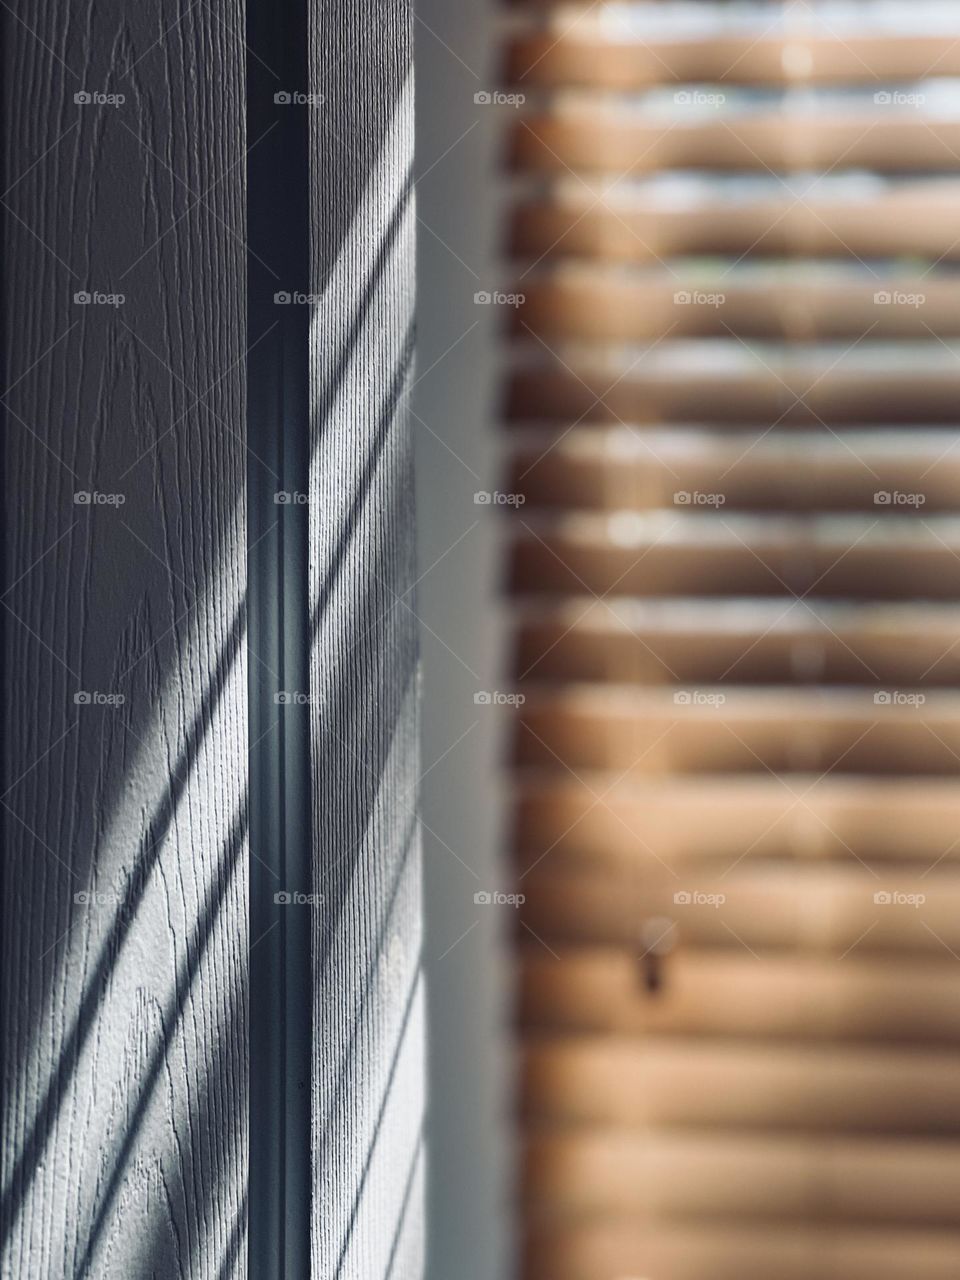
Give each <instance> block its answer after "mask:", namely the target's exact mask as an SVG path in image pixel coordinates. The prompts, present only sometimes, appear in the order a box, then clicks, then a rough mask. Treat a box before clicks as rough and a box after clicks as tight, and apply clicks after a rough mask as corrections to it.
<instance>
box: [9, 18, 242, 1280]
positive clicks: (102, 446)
mask: <svg viewBox="0 0 960 1280" xmlns="http://www.w3.org/2000/svg"><path fill="white" fill-rule="evenodd" d="M3 9H4V12H3V14H2V23H3V36H4V53H3V64H2V65H3V125H2V141H3V149H4V153H5V157H6V171H5V175H4V180H3V184H2V185H3V189H4V195H3V197H2V216H3V224H4V228H5V236H4V244H3V250H4V258H5V288H4V294H3V313H2V320H3V327H4V334H5V343H4V355H5V378H4V389H5V396H4V398H3V404H4V406H5V408H6V411H7V413H6V417H7V436H6V448H5V502H6V514H5V538H6V570H7V575H8V576H7V584H8V585H7V588H6V591H5V594H4V595H3V596H2V598H0V603H2V605H3V609H2V622H3V632H4V650H3V658H4V669H5V673H6V679H5V685H4V739H3V740H4V752H5V761H4V762H5V771H4V780H3V786H2V796H0V800H2V806H3V809H2V815H3V823H4V835H5V856H4V861H3V878H4V885H3V897H2V904H3V905H2V908H0V909H2V928H3V944H2V946H3V949H2V994H3V1019H2V1044H3V1050H2V1054H3V1126H4V1182H3V1192H4V1201H3V1210H4V1212H3V1224H2V1225H3V1246H2V1255H0V1260H2V1265H0V1270H2V1274H3V1275H4V1276H5V1277H6V1276H10V1277H22V1278H24V1280H26V1278H27V1277H29V1278H30V1280H47V1278H50V1280H54V1278H55V1280H60V1278H61V1277H78V1278H79V1277H96V1278H97V1280H130V1278H131V1277H146V1276H150V1277H158V1278H160V1277H162V1278H163V1280H167V1278H177V1280H179V1278H180V1277H188V1276H189V1277H192V1278H196V1280H207V1278H209V1280H227V1277H232V1276H242V1275H244V1274H245V1270H246V1268H245V1259H244V1237H245V1215H246V1207H245V1203H244V1196H243V1184H244V1177H245V1162H246V1138H245V1124H246V1122H245V1089H246V1048H245V1045H246V1038H247V1028H246V988H245V968H246V954H247V924H246V919H247V910H246V881H247V869H246V814H245V789H244V788H245V771H246V749H247V742H246V737H247V729H246V711H245V696H246V695H245V690H246V676H245V657H244V618H243V608H244V598H243V584H244V577H245V568H244V553H243V546H244V505H243V503H244V499H243V478H244V461H245V460H244V443H243V437H244V386H243V378H244V278H245V267H246V264H245V255H244V249H243V231H244V199H243V197H244V193H243V174H244V142H245V140H244V124H243V76H244V49H243V40H242V33H243V27H242V18H243V14H242V5H241V4H240V3H239V0H228V2H227V3H225V4H220V5H217V6H216V11H214V9H213V8H212V7H210V6H208V5H206V4H204V3H200V4H194V5H186V4H180V3H175V2H174V0H150V3H144V4H137V5H130V4H126V3H124V2H123V0H48V2H45V3H42V4H37V3H27V0H12V5H6V4H5V5H4V6H3ZM77 95H79V97H78V96H77ZM84 294H86V295H90V300H89V301H84V300H83V297H82V296H80V297H78V295H84ZM119 295H122V299H121V298H120V296H119Z"/></svg>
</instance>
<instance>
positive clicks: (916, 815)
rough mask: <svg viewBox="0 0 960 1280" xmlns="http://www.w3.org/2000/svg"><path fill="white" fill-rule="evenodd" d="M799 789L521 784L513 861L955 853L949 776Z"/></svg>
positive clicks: (584, 776)
mask: <svg viewBox="0 0 960 1280" xmlns="http://www.w3.org/2000/svg"><path fill="white" fill-rule="evenodd" d="M793 782H794V784H795V786H796V789H797V790H798V791H799V792H800V793H801V794H802V795H803V802H802V803H799V802H798V801H797V800H796V798H795V797H794V796H793V795H791V794H790V792H788V791H787V790H786V789H785V788H784V786H783V785H782V783H781V782H780V781H779V779H777V778H771V777H769V776H768V777H765V778H759V777H756V778H755V777H748V776H742V777H733V778H724V779H722V780H716V779H710V778H694V779H677V778H657V779H655V780H652V781H646V782H642V783H641V782H636V781H635V782H632V783H624V782H618V781H617V775H616V774H615V773H614V774H610V773H598V774H592V773H589V772H584V771H581V773H580V778H579V780H578V779H574V778H570V777H569V775H564V776H557V777H545V776H539V777H533V776H527V777H520V778H516V780H515V788H514V789H515V795H516V804H515V813H514V818H515V821H514V832H513V844H514V848H515V849H516V851H517V861H518V865H519V868H520V870H521V871H523V870H525V869H526V868H528V867H530V866H531V865H532V864H534V863H536V864H537V865H540V863H541V862H543V861H545V860H547V859H549V860H550V862H551V863H552V864H553V865H556V864H557V863H558V862H559V861H560V860H561V859H562V858H563V857H564V855H566V854H570V855H573V854H576V855H583V856H589V857H592V858H595V859H596V860H597V862H598V864H599V866H598V868H597V874H599V875H603V874H606V869H607V868H609V867H611V866H621V867H622V866H629V867H637V866H638V865H640V866H643V865H644V864H645V863H646V862H647V861H648V860H649V863H650V865H651V866H653V865H659V864H657V863H655V861H654V860H653V859H652V858H651V855H650V852H649V851H650V850H651V849H653V850H655V851H656V855H657V857H658V858H659V859H660V860H661V861H662V862H665V863H667V864H672V865H674V866H675V867H678V868H679V867H681V866H683V865H686V866H687V867H689V866H690V865H691V864H692V863H696V862H697V861H698V860H700V859H709V860H711V861H712V863H713V865H714V867H715V868H716V874H717V875H720V873H721V872H723V871H725V870H726V869H727V868H728V867H729V866H730V865H731V864H733V863H734V862H736V861H737V860H738V859H742V860H743V861H749V860H750V859H753V860H754V861H756V860H758V859H760V858H782V857H796V858H811V859H817V860H819V859H824V858H831V859H832V858H837V859H850V861H851V865H853V866H856V865H858V864H857V863H856V858H855V857H854V855H856V857H859V858H862V859H864V860H865V861H866V862H868V863H869V864H870V865H873V866H876V867H877V869H878V870H879V871H881V872H884V869H885V866H889V864H893V863H901V862H907V863H909V864H911V865H912V866H914V867H915V868H916V870H917V873H918V874H919V873H920V872H923V871H926V870H927V869H928V867H930V866H931V865H932V864H933V863H934V862H936V861H937V860H938V859H941V858H943V857H944V856H945V854H948V853H949V854H950V856H953V855H954V854H955V853H956V850H957V848H958V847H960V846H958V844H957V835H958V833H960V788H958V787H957V784H956V783H955V782H954V781H952V780H948V779H944V780H928V779H916V778H909V779H905V780H902V781H901V780H899V779H896V778H882V779H860V778H843V777H835V776H834V775H832V774H831V775H828V776H827V777H824V778H818V777H817V776H816V775H813V776H811V777H810V778H809V779H808V780H807V785H805V784H804V782H803V781H802V780H800V779H794V780H793ZM585 784H588V785H585ZM665 874H666V876H667V879H668V880H669V878H670V877H669V872H666V873H665ZM680 887H681V888H685V887H686V888H689V887H693V888H696V887H698V886H696V885H694V886H687V885H683V884H681V885H680ZM878 887H879V888H886V887H888V885H887V884H886V883H885V882H883V883H881V884H880V885H879V886H878ZM894 887H896V886H894Z"/></svg>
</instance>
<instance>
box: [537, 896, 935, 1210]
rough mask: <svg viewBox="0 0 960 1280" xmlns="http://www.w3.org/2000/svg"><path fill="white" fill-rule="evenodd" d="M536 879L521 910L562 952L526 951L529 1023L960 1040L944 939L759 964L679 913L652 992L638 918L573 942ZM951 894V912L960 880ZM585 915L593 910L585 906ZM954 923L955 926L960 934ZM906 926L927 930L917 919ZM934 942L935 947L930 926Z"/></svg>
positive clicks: (627, 1032) (767, 957)
mask: <svg viewBox="0 0 960 1280" xmlns="http://www.w3.org/2000/svg"><path fill="white" fill-rule="evenodd" d="M532 879H533V877H529V878H528V880H527V881H526V882H525V887H526V888H528V903H529V905H530V907H531V908H532V910H529V911H527V912H526V914H525V917H524V918H529V919H531V920H532V921H533V924H532V927H533V928H534V929H535V930H536V932H537V935H538V937H540V938H543V939H545V940H548V941H549V945H550V946H551V947H552V948H553V949H554V951H555V952H557V955H553V956H551V955H550V954H549V953H548V952H547V951H546V950H545V949H543V948H542V947H537V946H535V945H531V946H530V947H525V948H524V950H523V953H522V957H521V962H520V981H519V992H518V1000H519V1010H518V1017H519V1021H520V1023H521V1025H522V1026H523V1027H524V1028H525V1029H526V1030H527V1031H528V1032H531V1033H532V1032H536V1031H541V1032H544V1031H554V1032H560V1031H563V1032H593V1033H604V1034H608V1035H619V1036H644V1037H646V1036H652V1035H667V1036H681V1035H682V1036H687V1035H689V1036H693V1037H697V1038H700V1037H704V1038H709V1037H711V1036H726V1037H731V1036H738V1037H743V1038H744V1039H746V1040H756V1039H781V1038H783V1039H786V1040H792V1041H796V1040H799V1039H807V1040H811V1041H814V1042H816V1041H821V1040H828V1041H831V1042H835V1043H843V1042H846V1041H854V1042H858V1043H870V1044H904V1045H908V1044H925V1045H931V1046H935V1045H941V1046H946V1045H958V1044H960V999H958V996H957V968H956V965H957V962H956V960H954V958H953V957H952V956H951V955H950V954H949V953H948V952H947V950H946V949H945V948H944V947H943V946H942V944H941V945H939V950H938V952H937V953H935V954H934V953H931V954H930V956H929V957H928V958H926V959H922V960H921V959H919V958H917V957H915V956H904V955H895V956H885V957H883V958H878V957H876V956H875V955H872V954H871V949H872V947H873V945H874V940H873V939H872V938H870V939H864V944H863V946H862V947H861V946H858V947H857V948H856V949H855V950H853V951H851V952H850V953H849V954H848V955H846V956H844V958H843V961H842V963H841V962H840V961H839V960H838V959H837V954H839V953H837V954H833V955H823V954H821V953H819V952H816V951H815V952H810V951H798V952H797V953H791V954H789V955H785V956H784V955H776V954H771V953H769V952H766V953H764V955H763V958H762V961H760V962H758V960H757V958H756V956H753V955H750V953H749V952H748V951H747V950H746V948H745V947H741V948H738V949H735V950H732V951H731V950H730V949H716V948H711V949H707V950H704V949H694V948H693V947H692V946H691V945H690V944H689V943H688V941H687V939H686V935H685V931H683V929H682V924H683V921H682V914H681V913H680V912H679V911H676V912H675V915H674V919H676V918H677V917H680V932H679V936H680V942H679V944H678V949H677V950H676V951H675V952H674V953H672V954H671V955H669V956H668V957H666V958H665V959H664V960H663V963H662V986H661V987H660V989H659V990H658V991H657V992H656V993H654V994H652V995H651V994H650V993H649V992H648V991H647V989H646V988H645V986H644V983H643V975H642V972H641V964H640V962H639V959H638V957H639V956H640V955H641V954H642V943H641V942H638V932H639V931H638V928H637V920H636V916H634V918H633V919H632V921H630V922H629V924H630V925H632V928H630V929H629V933H630V934H632V937H630V941H629V945H623V946H619V947H613V946H606V947H600V946H595V945H594V946H585V945H581V946H576V947H570V946H569V945H565V944H564V943H563V942H562V941H559V940H558V938H557V931H556V929H555V928H554V927H553V920H552V919H551V914H550V904H549V902H548V903H542V902H538V897H539V896H540V893H541V888H542V886H543V884H544V879H545V877H543V876H541V877H539V878H538V879H537V880H536V883H533V884H532V883H530V880H532ZM582 879H583V878H582V877H581V883H582ZM562 883H563V878H562V877H561V884H562ZM941 883H942V882H941ZM572 887H573V886H572V885H569V884H568V885H567V889H568V896H567V897H566V899H565V902H564V904H563V908H562V909H563V910H564V913H565V917H566V919H567V920H568V921H569V922H570V923H571V924H572V925H573V927H575V928H578V929H580V930H581V931H582V932H585V929H584V924H585V923H586V922H585V921H584V920H583V919H582V918H581V919H580V920H579V921H577V920H575V919H574V917H575V915H576V905H577V904H576V899H574V898H571V897H570V896H569V891H570V889H572ZM924 887H925V888H926V889H928V890H929V891H930V893H931V894H935V893H938V892H940V890H939V889H938V888H936V887H934V886H931V885H930V884H926V885H925V886H924ZM630 896H631V898H633V900H634V901H636V896H635V895H630ZM950 897H951V906H952V908H953V909H954V910H955V909H956V907H957V906H958V905H960V885H958V888H957V889H954V890H953V892H952V893H951V895H950ZM525 911H526V908H525ZM582 914H583V915H585V916H588V917H589V910H588V909H585V910H584V911H583V913H582ZM622 914H623V915H626V913H625V912H624V913H622ZM878 914H879V912H878ZM944 914H945V913H944ZM627 923H628V922H627V921H623V924H624V925H627ZM625 931H627V930H625ZM921 932H922V931H921ZM957 932H958V930H957V929H954V930H953V935H954V937H955V936H956V934H957ZM910 933H911V935H912V938H913V939H919V933H918V931H917V930H916V929H913V930H911V931H910ZM528 940H529V939H528ZM928 940H930V941H932V942H933V943H934V944H935V945H937V944H936V939H932V938H931V936H930V935H929V934H928ZM733 941H734V940H733V939H731V942H733ZM801 945H802V943H800V942H798V946H801ZM958 1173H960V1170H958ZM958 1211H960V1203H958Z"/></svg>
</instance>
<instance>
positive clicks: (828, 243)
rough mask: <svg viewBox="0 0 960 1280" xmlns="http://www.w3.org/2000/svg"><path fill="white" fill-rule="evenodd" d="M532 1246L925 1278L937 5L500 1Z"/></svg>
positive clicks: (939, 806) (949, 884)
mask: <svg viewBox="0 0 960 1280" xmlns="http://www.w3.org/2000/svg"><path fill="white" fill-rule="evenodd" d="M505 33H506V34H505V65H506V68H507V78H506V79H507V83H505V85H504V90H505V92H507V93H509V94H514V95H519V96H521V97H522V98H523V99H524V101H523V102H522V103H520V105H519V106H518V107H517V110H516V112H515V114H511V115H510V121H509V125H508V129H509V133H508V155H509V161H510V171H511V206H510V213H509V230H508V238H509V251H510V261H511V268H512V274H511V278H510V283H509V285H508V286H507V288H508V289H509V294H507V293H506V292H505V293H504V295H501V297H502V298H506V299H507V300H508V301H509V300H511V296H512V295H516V296H515V297H513V298H512V300H513V301H514V302H516V303H517V305H516V308H515V310H511V311H508V312H507V314H508V315H509V317H510V319H509V332H510V338H509V355H510V361H509V363H510V368H509V374H508V384H507V388H506V397H505V417H506V420H507V436H506V447H507V455H508V469H507V476H508V478H507V479H506V481H505V482H504V489H505V490H507V491H509V495H517V496H516V497H502V498H501V501H505V502H506V501H509V502H513V503H515V504H517V503H519V502H520V499H521V498H522V499H523V502H522V505H516V506H515V508H514V509H513V510H512V511H511V516H510V520H511V531H512V535H513V537H512V552H511V566H510V581H511V591H512V599H513V606H514V608H513V617H514V619H515V646H514V654H515V663H516V671H515V674H516V678H517V681H518V686H517V687H518V689H519V690H521V691H522V692H523V694H524V695H525V697H526V701H525V703H524V705H523V706H522V708H521V710H520V711H519V713H518V716H517V721H516V733H515V772H514V781H515V792H516V822H515V843H516V849H515V852H516V855H517V863H518V867H517V875H518V879H519V884H518V888H519V889H520V890H521V891H522V893H523V894H524V895H525V898H526V901H525V903H524V905H523V907H522V908H521V921H522V924H523V926H524V927H523V928H521V929H520V931H519V936H520V938H521V952H520V955H521V960H520V964H521V1000H520V1003H521V1010H520V1017H521V1024H522V1039H523V1109H524V1133H525V1168H524V1194H525V1200H526V1210H525V1214H526V1228H527V1230H526V1236H527V1251H526V1263H525V1275H526V1276H528V1277H535V1278H537V1280H606V1278H607V1277H610V1278H611V1280H614V1278H617V1280H628V1278H636V1280H639V1278H640V1277H644V1278H645V1280H727V1278H728V1277H729V1278H731V1280H732V1278H733V1277H736V1280H745V1278H746V1280H750V1278H752V1277H756V1278H757V1280H769V1277H771V1276H776V1277H777V1278H778V1280H811V1278H812V1277H818V1280H823V1278H825V1277H830V1278H836V1280H867V1277H869V1280H902V1277H904V1276H907V1275H909V1276H911V1277H913V1278H915V1280H946V1277H948V1276H949V1277H951V1278H953V1277H956V1276H957V1275H958V1274H960V1055H958V1049H960V1000H958V995H957V993H958V989H960V871H958V862H957V858H958V850H960V791H958V775H960V695H958V692H957V689H958V683H960V607H958V601H960V554H958V553H960V521H958V514H960V448H958V445H960V434H958V422H960V360H958V355H960V346H958V339H960V277H958V275H957V270H956V263H957V260H958V259H960V6H957V5H956V4H949V3H922V2H920V3H895V4H889V3H869V2H867V0H864V2H863V3H839V2H838V3H824V4H818V3H814V2H813V0H810V2H809V3H793V4H784V5H773V4H761V3H754V4H750V3H728V4H722V3H709V2H707V0H703V2H702V3H677V4H674V3H657V2H656V0H645V2H642V3H641V2H639V0H638V2H637V3H629V4H622V5H614V4H602V3H601V4H593V5H589V6H581V7H579V8H578V7H566V6H564V7H560V6H556V5H551V4H549V3H546V2H543V0H541V2H540V3H536V2H535V0H528V2H527V3H516V4H514V5H513V6H512V7H511V8H510V11H509V15H508V17H507V20H506V22H505Z"/></svg>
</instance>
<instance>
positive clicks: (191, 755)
mask: <svg viewBox="0 0 960 1280" xmlns="http://www.w3.org/2000/svg"><path fill="white" fill-rule="evenodd" d="M244 632H245V617H244V607H243V605H242V604H241V606H240V608H239V609H238V611H237V614H236V617H235V618H234V620H233V623H232V625H231V627H230V630H229V632H228V635H227V638H226V641H225V643H224V646H223V650H222V652H221V654H220V656H219V658H218V659H217V663H216V666H215V668H214V670H213V674H212V676H211V679H210V683H209V685H208V686H207V689H206V691H205V693H204V695H203V699H202V702H201V705H200V708H199V710H198V712H197V714H196V716H195V717H194V719H193V721H192V723H191V725H190V727H189V729H188V731H187V734H186V738H185V741H184V745H183V749H182V750H181V752H180V755H179V756H178V758H177V761H176V764H175V766H174V768H173V771H172V778H171V781H170V783H169V785H168V787H167V790H166V793H165V794H164V796H163V797H162V799H161V801H160V804H159V806H158V808H157V812H156V813H155V815H154V817H153V818H152V820H151V822H150V825H149V827H148V828H147V830H146V832H145V834H144V837H143V839H142V840H141V842H140V847H139V849H138V851H137V857H136V861H135V864H134V869H133V875H132V877H131V881H130V884H129V886H128V888H127V892H126V895H125V897H124V901H123V903H122V905H121V906H120V908H119V909H118V911H117V914H116V916H115V918H114V922H113V925H112V927H111V929H110V932H109V934H108V936H107V939H106V941H105V942H104V944H103V946H102V947H101V951H100V958H99V960H98V961H97V964H96V966H95V968H94V971H93V976H92V978H91V980H90V983H89V985H88V986H87V990H86V993H85V995H84V996H83V998H82V1000H81V1001H80V1005H79V1008H78V1010H77V1016H76V1021H75V1022H74V1025H73V1029H72V1030H71V1032H70V1034H69V1035H68V1036H67V1037H66V1039H65V1041H64V1043H63V1047H62V1049H61V1051H60V1056H59V1059H58V1060H57V1065H56V1068H55V1070H54V1072H53V1074H52V1077H51V1080H50V1083H49V1085H48V1086H47V1089H46V1092H45V1094H44V1097H43V1101H42V1102H41V1104H40V1106H39V1108H38V1109H37V1114H36V1118H35V1120H34V1122H33V1124H32V1126H31V1128H30V1131H29V1133H28V1134H27V1136H26V1138H25V1140H24V1142H23V1146H22V1149H21V1151H20V1153H19V1155H18V1157H17V1160H16V1162H15V1163H14V1165H13V1168H12V1169H11V1171H10V1176H9V1180H8V1182H7V1185H6V1186H5V1187H4V1190H3V1197H2V1199H0V1220H2V1222H3V1238H2V1241H0V1247H3V1246H6V1245H7V1244H8V1243H9V1240H10V1237H11V1235H12V1232H13V1230H14V1226H15V1223H16V1220H17V1218H18V1216H19V1214H20V1211H21V1209H22V1208H23V1204H24V1201H25V1199H26V1196H27V1193H28V1192H29V1189H30V1186H31V1184H32V1182H33V1179H34V1177H35V1176H36V1172H37V1168H38V1166H39V1164H40V1161H41V1159H42V1156H43V1152H44V1149H45V1148H46V1145H47V1143H48V1142H49V1140H50V1136H51V1132H52V1130H53V1126H54V1123H55V1121H56V1118H57V1115H58V1114H59V1111H60V1108H61V1106H62V1105H63V1102H64V1098H65V1096H66V1092H67V1089H68V1088H69V1085H70V1082H71V1080H72V1079H73V1075H74V1072H75V1070H76V1068H77V1064H78V1062H79V1059H80V1056H81V1054H82V1053H83V1050H84V1048H85V1047H86V1045H87V1042H88V1041H89V1039H90V1035H91V1033H92V1031H93V1030H94V1028H95V1026H96V1024H97V1015H98V1013H99V1011H100V1008H101V1005H102V1003H103V1001H104V998H105V996H106V993H107V989H108V987H109V985H110V980H111V975H112V971H113V966H114V963H115V960H116V958H117V956H118V955H119V954H120V951H121V949H122V947H123V944H124V941H125V939H126V937H127V934H128V933H129V931H130V927H131V925H132V924H133V921H134V919H135V918H136V914H137V910H138V908H139V906H140V903H141V901H142V899H143V895H144V893H145V892H146V888H147V885H148V883H149V881H150V877H151V875H152V873H153V870H154V868H155V866H156V865H157V861H158V859H159V857H160V850H161V848H162V846H163V842H164V840H165V838H166V836H167V834H168V832H169V830H170V827H171V824H172V822H173V817H174V814H175V813H176V810H177V807H178V805H179V803H180V800H181V799H182V797H183V795H184V792H185V790H186V786H187V780H188V778H189V776H190V772H191V770H192V769H193V767H194V765H195V763H196V760H197V756H198V753H199V750H200V746H201V744H202V743H203V740H204V738H205V737H206V735H207V733H208V731H209V730H210V727H211V725H212V724H213V719H214V716H215V714H216V712H217V709H218V707H219V705H220V701H221V699H222V697H223V693H224V690H225V688H226V685H227V681H228V679H229V677H230V673H231V671H232V669H233V666H234V664H235V662H236V660H237V656H238V654H239V653H240V650H241V646H242V643H243V637H244Z"/></svg>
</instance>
